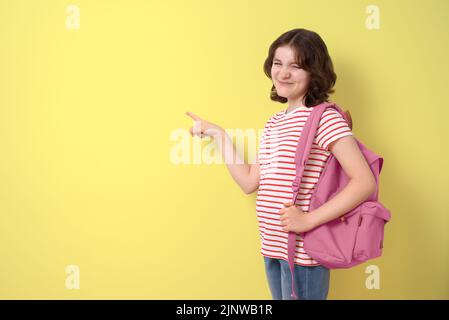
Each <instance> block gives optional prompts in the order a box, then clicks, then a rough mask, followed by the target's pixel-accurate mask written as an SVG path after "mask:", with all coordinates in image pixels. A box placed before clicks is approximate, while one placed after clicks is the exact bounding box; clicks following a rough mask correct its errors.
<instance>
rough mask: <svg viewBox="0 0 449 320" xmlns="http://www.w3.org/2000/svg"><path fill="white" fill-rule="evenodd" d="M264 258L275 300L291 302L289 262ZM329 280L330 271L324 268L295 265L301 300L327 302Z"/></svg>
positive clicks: (297, 287) (298, 294) (298, 292)
mask: <svg viewBox="0 0 449 320" xmlns="http://www.w3.org/2000/svg"><path fill="white" fill-rule="evenodd" d="M263 258H264V263H265V272H266V274H267V280H268V284H269V286H270V291H271V295H272V297H273V300H290V299H291V297H290V295H291V293H292V278H291V272H290V267H289V265H288V262H287V261H285V260H282V259H275V258H269V257H265V256H264V257H263ZM329 279H330V270H329V269H328V268H326V267H324V266H313V267H303V266H300V265H297V264H295V289H296V295H297V296H298V298H299V300H326V298H327V294H328V292H329ZM298 289H299V290H298Z"/></svg>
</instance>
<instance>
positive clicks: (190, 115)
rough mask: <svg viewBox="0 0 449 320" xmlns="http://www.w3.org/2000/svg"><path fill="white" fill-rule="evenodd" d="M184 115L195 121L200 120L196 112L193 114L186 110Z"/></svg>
mask: <svg viewBox="0 0 449 320" xmlns="http://www.w3.org/2000/svg"><path fill="white" fill-rule="evenodd" d="M186 115H188V116H189V117H190V118H192V119H193V120H195V121H201V118H200V117H198V116H197V115H196V114H193V113H192V112H189V111H187V112H186Z"/></svg>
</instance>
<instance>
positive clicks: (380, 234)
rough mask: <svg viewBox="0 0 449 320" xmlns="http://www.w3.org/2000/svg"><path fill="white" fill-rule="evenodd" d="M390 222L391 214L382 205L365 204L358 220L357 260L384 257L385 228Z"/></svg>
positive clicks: (374, 203) (355, 253)
mask: <svg viewBox="0 0 449 320" xmlns="http://www.w3.org/2000/svg"><path fill="white" fill-rule="evenodd" d="M388 220H389V212H388V210H387V209H385V208H384V207H383V206H382V205H381V204H380V203H378V202H376V201H368V202H366V203H364V204H363V208H362V211H361V214H360V216H359V218H358V231H357V237H356V241H355V246H354V259H355V260H358V261H361V262H363V261H367V260H369V259H373V258H376V257H379V256H381V255H382V247H383V239H384V228H385V223H386V222H387V221H388Z"/></svg>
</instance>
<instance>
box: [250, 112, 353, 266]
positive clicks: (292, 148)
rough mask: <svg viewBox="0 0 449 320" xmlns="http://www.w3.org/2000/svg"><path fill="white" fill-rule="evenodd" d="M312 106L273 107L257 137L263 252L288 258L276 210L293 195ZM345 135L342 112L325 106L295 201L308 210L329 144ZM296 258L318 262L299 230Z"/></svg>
mask: <svg viewBox="0 0 449 320" xmlns="http://www.w3.org/2000/svg"><path fill="white" fill-rule="evenodd" d="M311 111H312V108H307V107H297V108H296V109H294V110H293V111H291V112H289V113H286V110H282V111H281V112H278V113H276V114H275V115H274V116H272V117H271V118H270V119H269V120H268V121H267V123H266V124H265V128H264V131H263V134H262V136H261V139H260V146H259V154H258V156H259V163H260V183H259V190H258V192H257V199H256V211H257V220H258V224H259V233H260V237H261V242H262V245H261V253H262V255H263V256H267V257H271V258H278V259H283V260H286V261H288V256H287V240H288V232H287V231H283V230H282V226H281V225H280V220H279V217H280V215H279V210H280V209H282V208H283V207H284V205H283V204H284V202H288V201H291V200H292V198H293V191H292V183H293V179H294V178H295V173H296V168H295V153H296V147H297V145H298V141H299V137H300V135H301V132H302V129H303V128H304V124H305V122H306V120H307V117H308V116H309V114H310V113H311ZM348 135H352V132H351V129H350V128H349V125H348V123H347V122H346V120H344V118H343V117H342V115H341V114H340V113H339V112H338V111H336V110H335V109H332V108H328V109H326V111H325V112H324V113H323V115H322V117H321V119H320V123H319V127H318V131H317V134H316V136H315V140H314V142H313V144H312V149H311V151H310V156H309V158H308V160H307V162H306V167H305V170H304V174H303V177H302V179H301V184H300V190H299V193H298V197H297V200H296V205H298V206H300V208H301V209H302V211H304V212H305V213H307V212H309V204H310V198H311V193H312V191H313V189H314V188H315V185H316V183H317V182H318V179H319V177H320V175H321V172H322V170H323V168H324V165H325V163H326V161H327V159H328V158H329V156H330V154H331V153H330V151H329V149H328V147H329V144H330V143H331V142H333V141H335V140H337V139H340V138H342V137H345V136H348ZM295 264H299V265H303V266H316V265H319V263H318V262H316V261H315V260H313V259H312V258H311V257H309V256H308V255H307V253H306V252H305V251H304V248H303V240H302V238H301V237H300V235H299V234H297V235H296V252H295Z"/></svg>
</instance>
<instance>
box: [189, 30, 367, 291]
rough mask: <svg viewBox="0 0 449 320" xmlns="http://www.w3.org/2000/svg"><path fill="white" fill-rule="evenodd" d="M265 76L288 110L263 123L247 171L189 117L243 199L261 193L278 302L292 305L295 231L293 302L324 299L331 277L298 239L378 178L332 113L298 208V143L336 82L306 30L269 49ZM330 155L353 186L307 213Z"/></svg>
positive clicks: (320, 46) (316, 39) (227, 146)
mask: <svg viewBox="0 0 449 320" xmlns="http://www.w3.org/2000/svg"><path fill="white" fill-rule="evenodd" d="M264 72H265V74H266V75H267V77H268V78H270V79H271V81H272V82H273V86H272V88H271V95H270V97H271V100H273V101H278V102H280V103H287V104H288V107H287V108H286V109H285V110H282V111H280V112H277V113H276V114H274V115H273V116H272V117H270V119H269V120H268V121H267V122H266V124H265V127H264V131H263V135H262V137H261V140H260V147H259V151H258V157H257V161H256V163H255V164H246V163H244V161H242V159H241V158H239V160H240V161H238V162H233V161H232V160H233V157H234V155H236V156H237V157H239V155H238V154H237V152H236V149H235V146H234V145H233V142H232V139H231V138H230V137H229V136H228V135H227V133H226V132H225V131H224V130H223V129H222V128H221V127H219V126H217V125H216V124H213V123H210V122H207V121H205V120H203V119H201V118H200V117H198V116H196V115H194V114H192V113H190V112H187V115H189V116H190V117H191V118H193V120H195V125H194V126H193V127H192V128H190V133H191V134H192V136H193V135H197V136H200V137H204V136H211V137H213V138H214V139H215V140H216V141H217V142H218V144H219V146H220V150H221V152H222V154H223V156H224V157H225V159H227V160H231V161H226V164H227V167H228V169H229V172H230V173H231V176H232V177H233V178H234V180H235V181H236V182H237V183H238V185H239V186H240V187H241V189H242V190H243V191H244V192H245V193H246V194H250V193H252V192H254V191H256V190H258V193H257V199H256V211H257V218H258V222H259V231H260V237H261V243H262V244H261V254H262V256H263V259H264V265H265V271H266V276H267V280H268V284H269V287H270V291H271V295H272V297H273V299H276V300H280V299H283V300H288V299H291V295H290V294H291V290H292V288H291V273H290V269H289V266H288V257H287V252H288V251H287V239H288V232H289V231H294V232H296V233H297V235H296V252H295V271H294V272H295V280H296V283H295V288H296V290H297V292H296V295H297V296H298V298H299V299H319V300H324V299H326V298H327V295H328V291H329V278H330V270H329V269H327V268H326V267H324V266H322V265H320V264H319V263H317V262H316V261H314V260H313V259H312V258H311V257H310V256H308V255H307V252H305V250H304V248H303V240H302V238H301V236H300V233H303V232H307V231H309V230H312V229H314V228H316V227H317V226H319V225H321V224H323V223H326V222H329V221H331V220H334V219H336V218H338V217H340V216H341V215H343V214H345V213H347V212H349V211H350V210H351V209H353V208H355V207H356V206H358V205H359V204H360V203H362V202H363V201H364V200H366V199H367V198H368V197H369V196H370V195H371V194H372V193H373V192H374V191H375V187H376V183H375V178H374V176H373V174H372V172H371V170H370V167H369V165H368V163H367V162H366V160H365V158H364V156H363V154H362V153H361V151H360V149H359V148H358V146H357V142H356V141H355V139H354V138H353V135H352V131H351V123H347V122H346V120H345V119H344V118H343V117H342V116H341V114H340V113H338V112H337V111H336V110H334V109H332V108H328V109H326V111H325V112H324V113H323V115H322V117H321V119H320V123H319V127H318V131H317V134H316V136H315V139H314V143H313V145H312V150H311V153H310V156H309V158H308V160H307V162H306V166H305V171H304V175H303V177H302V180H301V185H300V191H299V194H298V198H297V201H296V203H295V205H293V204H292V203H291V199H292V197H293V192H292V182H293V179H294V177H295V173H296V171H295V170H296V168H295V163H294V159H295V153H296V147H297V144H298V141H299V137H300V136H301V132H302V129H303V127H304V124H305V122H306V120H307V117H308V116H309V114H310V113H311V110H312V109H313V107H314V106H316V105H319V104H320V103H322V102H324V101H328V100H327V99H328V97H329V94H331V93H333V92H334V90H332V87H333V86H334V85H335V81H336V78H337V77H336V75H335V73H334V70H333V64H332V60H331V58H330V56H329V53H328V51H327V47H326V45H325V43H324V42H323V40H322V39H321V37H320V36H319V35H318V34H317V33H315V32H313V31H309V30H305V29H293V30H291V31H288V32H286V33H284V34H282V35H281V36H280V37H279V38H278V39H276V40H275V41H274V42H273V43H272V44H271V46H270V48H269V51H268V57H267V58H266V60H265V63H264ZM331 153H332V154H333V155H334V156H335V158H336V159H337V160H338V161H339V162H340V164H341V166H342V167H343V169H344V170H345V173H346V174H347V176H348V177H349V178H350V181H349V183H348V184H347V186H346V187H345V188H344V189H343V190H342V191H341V192H340V193H338V194H337V195H336V196H335V197H333V198H332V199H331V200H329V201H328V202H326V203H325V204H323V205H322V206H321V207H319V208H317V209H316V210H314V211H312V212H309V204H310V198H311V194H312V192H313V190H314V188H315V185H316V184H317V182H318V180H319V178H320V175H321V173H322V170H323V168H324V165H325V164H326V161H327V159H328V158H329V156H330V154H331ZM241 163H243V164H241Z"/></svg>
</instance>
